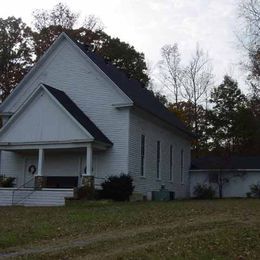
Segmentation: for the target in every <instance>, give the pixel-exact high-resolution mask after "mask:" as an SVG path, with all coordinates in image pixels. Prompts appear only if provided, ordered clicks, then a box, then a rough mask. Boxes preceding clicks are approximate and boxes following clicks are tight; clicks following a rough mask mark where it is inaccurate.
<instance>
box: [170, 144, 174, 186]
mask: <svg viewBox="0 0 260 260" xmlns="http://www.w3.org/2000/svg"><path fill="white" fill-rule="evenodd" d="M173 151H174V150H173V145H172V144H171V145H170V154H169V156H170V158H169V159H170V161H169V163H170V165H169V181H170V182H173V153H174V152H173Z"/></svg>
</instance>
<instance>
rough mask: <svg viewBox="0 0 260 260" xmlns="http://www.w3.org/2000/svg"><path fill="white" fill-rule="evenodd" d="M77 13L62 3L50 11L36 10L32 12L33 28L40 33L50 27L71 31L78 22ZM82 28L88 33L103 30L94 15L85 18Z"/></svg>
mask: <svg viewBox="0 0 260 260" xmlns="http://www.w3.org/2000/svg"><path fill="white" fill-rule="evenodd" d="M79 17H80V15H79V13H77V12H73V11H71V10H70V8H69V7H68V6H67V5H66V4H64V3H58V4H57V5H55V6H54V7H53V8H52V9H51V10H46V9H36V10H35V11H34V12H33V18H34V23H33V25H34V27H35V28H36V30H38V31H41V30H42V29H43V28H48V27H50V26H60V27H62V28H63V29H73V28H74V27H75V26H76V24H77V23H78V22H79ZM82 27H84V28H85V29H87V30H90V31H98V30H103V29H104V25H103V23H102V21H101V20H100V19H99V18H98V17H96V16H95V15H88V16H86V17H85V19H84V21H83V24H82Z"/></svg>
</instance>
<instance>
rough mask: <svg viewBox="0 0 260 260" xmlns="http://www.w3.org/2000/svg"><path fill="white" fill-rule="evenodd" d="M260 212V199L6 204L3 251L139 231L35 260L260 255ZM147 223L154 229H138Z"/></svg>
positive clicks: (0, 236)
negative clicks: (40, 205)
mask: <svg viewBox="0 0 260 260" xmlns="http://www.w3.org/2000/svg"><path fill="white" fill-rule="evenodd" d="M259 216H260V200H214V201H176V202H140V203H114V202H107V201H100V202H86V201H82V202H70V203H69V204H68V205H67V206H66V207H61V208H22V207H10V208H8V207H5V208H0V230H1V232H0V248H1V249H0V251H6V252H7V251H9V250H11V251H13V250H14V247H16V249H17V250H18V249H19V248H20V247H23V248H26V247H30V246H32V245H34V246H37V245H43V246H46V247H48V245H52V244H53V243H56V241H57V242H58V241H60V240H62V241H65V243H66V241H67V243H68V245H69V243H70V240H75V239H82V240H84V239H87V238H91V235H95V234H98V233H100V232H102V233H106V232H112V233H111V234H113V232H115V231H116V232H118V231H119V233H120V232H122V234H123V233H124V232H127V230H136V234H131V235H129V236H124V237H122V238H120V237H117V236H115V237H111V238H108V239H104V240H99V241H95V242H93V243H91V244H88V245H82V246H78V247H77V246H76V247H73V248H69V247H68V248H65V249H63V250H61V251H60V252H52V253H50V252H48V253H42V254H40V255H39V254H31V255H30V258H29V259H34V258H35V259H36V258H37V259H50V258H51V259H60V258H74V257H76V256H86V257H87V256H88V257H90V256H91V257H93V258H95V257H96V258H98V257H100V258H101V259H102V258H104V255H105V256H106V258H108V259H109V258H111V259H114V258H119V259H120V258H124V259H137V258H140V259H147V258H155V259H157V258H166V259H167V258H169V259H172V257H174V258H177V259H187V258H188V259H212V258H214V259H236V258H241V259H257V256H259V255H260V248H259V244H260V217H259ZM144 226H148V227H151V229H150V230H148V231H144V232H138V230H139V228H142V227H144ZM160 226H161V228H160ZM153 227H155V228H154V230H153ZM158 227H159V228H158ZM101 249H102V251H101ZM26 257H27V256H26ZM26 257H25V256H24V258H25V259H26Z"/></svg>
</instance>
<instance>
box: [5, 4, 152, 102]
mask: <svg viewBox="0 0 260 260" xmlns="http://www.w3.org/2000/svg"><path fill="white" fill-rule="evenodd" d="M33 17H34V28H33V29H31V28H30V27H29V26H27V25H26V24H25V23H24V22H23V21H22V20H21V19H20V18H15V17H8V18H7V19H2V18H0V102H2V101H3V100H4V99H5V98H6V97H7V96H8V95H9V94H10V93H11V91H12V90H13V89H14V88H15V86H16V85H17V83H18V82H20V81H21V79H22V78H23V76H24V75H25V74H26V73H27V72H28V70H29V69H30V68H31V67H32V66H33V64H34V63H35V62H36V61H37V60H38V59H39V58H40V57H41V56H42V55H43V53H44V52H45V51H46V50H47V49H48V48H49V47H50V45H51V44H52V43H53V42H54V41H55V40H56V39H57V38H58V36H59V35H60V33H62V32H66V33H67V34H68V35H70V36H71V37H72V38H73V39H74V40H76V41H79V42H81V43H83V44H86V45H88V46H89V48H90V49H91V50H92V51H95V52H97V53H99V54H100V55H102V56H103V57H104V58H105V59H106V60H108V61H110V62H111V63H112V64H114V65H115V66H116V67H118V68H119V69H121V70H123V71H124V72H126V74H127V75H128V76H129V77H130V78H135V79H137V80H139V81H140V82H142V83H143V85H144V86H147V84H148V81H149V77H148V74H147V67H146V62H145V58H144V54H143V53H139V52H137V51H136V50H135V49H134V47H133V46H131V45H129V44H128V43H125V42H122V41H120V39H118V38H113V37H111V36H109V35H108V34H106V33H105V32H104V31H103V24H102V22H101V21H100V20H99V19H98V18H97V17H95V16H93V15H90V16H87V17H86V18H85V19H84V21H83V22H82V23H81V24H79V15H78V13H75V12H72V11H71V10H70V9H69V8H68V6H66V5H65V4H61V3H59V4H57V5H56V6H54V7H53V8H52V9H51V10H35V12H34V13H33Z"/></svg>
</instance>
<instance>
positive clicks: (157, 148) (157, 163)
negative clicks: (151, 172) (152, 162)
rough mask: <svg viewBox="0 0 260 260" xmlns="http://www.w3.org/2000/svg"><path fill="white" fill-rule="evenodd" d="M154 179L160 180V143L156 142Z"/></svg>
mask: <svg viewBox="0 0 260 260" xmlns="http://www.w3.org/2000/svg"><path fill="white" fill-rule="evenodd" d="M156 179H157V180H161V141H159V140H158V141H157V142H156Z"/></svg>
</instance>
